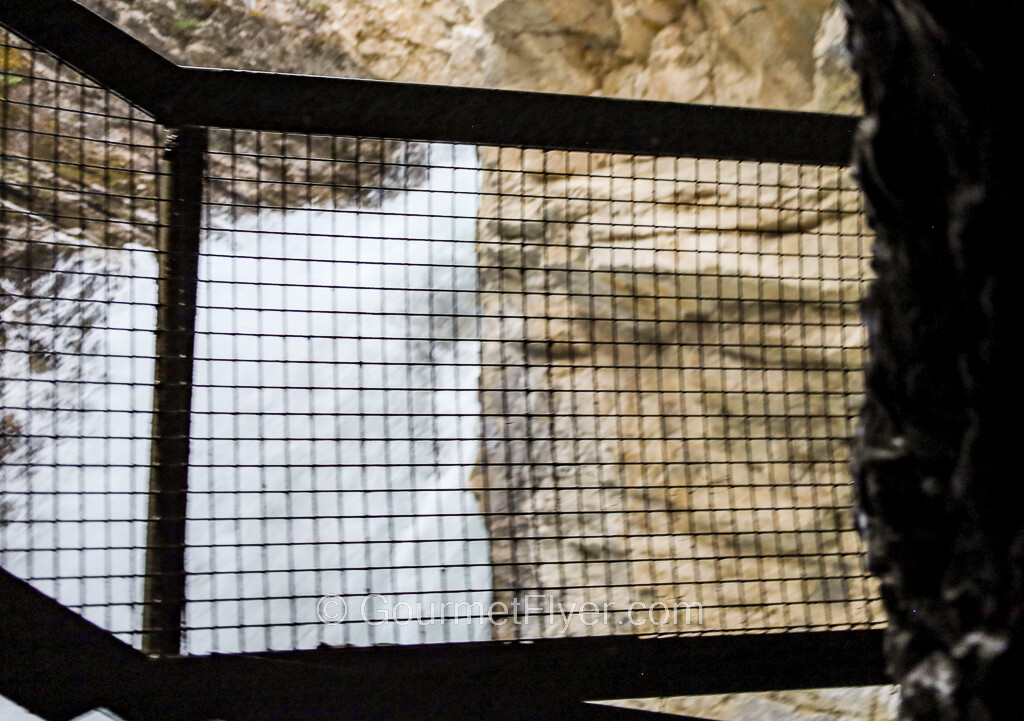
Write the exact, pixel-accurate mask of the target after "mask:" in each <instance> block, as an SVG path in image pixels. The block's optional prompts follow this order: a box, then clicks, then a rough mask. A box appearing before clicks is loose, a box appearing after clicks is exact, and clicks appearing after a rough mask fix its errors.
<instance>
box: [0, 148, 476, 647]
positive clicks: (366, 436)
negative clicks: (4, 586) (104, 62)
mask: <svg viewBox="0 0 1024 721" xmlns="http://www.w3.org/2000/svg"><path fill="white" fill-rule="evenodd" d="M429 153H430V158H431V165H432V166H433V167H432V168H431V170H430V172H429V173H428V174H427V177H426V179H425V181H424V183H423V184H422V185H421V186H419V187H416V188H412V189H409V190H407V191H403V192H401V193H397V194H395V195H393V196H389V197H386V198H384V199H382V200H381V201H380V202H379V203H377V204H376V205H374V206H373V207H372V208H369V209H367V208H355V207H353V208H345V209H329V210H327V209H318V208H306V209H298V210H288V211H277V210H261V211H258V212H252V213H249V214H247V215H244V216H238V217H236V216H233V215H231V214H229V213H228V212H227V211H219V210H213V211H211V214H210V223H209V224H210V226H211V227H210V229H209V230H208V232H207V234H206V236H205V237H204V240H203V255H202V256H201V258H200V269H199V272H200V287H199V299H198V306H199V311H198V315H197V319H196V324H197V325H196V327H197V341H196V366H195V374H194V390H193V400H192V443H191V470H190V483H189V490H190V494H189V501H188V503H189V512H188V515H189V518H188V523H187V529H186V534H187V545H188V549H187V553H186V570H187V573H188V577H187V590H186V597H187V599H188V600H187V604H186V612H185V629H186V633H185V646H186V651H187V652H188V653H207V652H210V651H217V652H233V651H261V650H265V649H291V648H311V647H315V646H317V645H318V644H320V643H325V642H326V643H330V644H356V645H366V644H373V643H415V642H430V641H445V640H448V641H459V640H474V639H484V638H487V636H488V629H487V628H486V627H485V626H484V625H482V624H481V623H479V622H477V623H473V624H470V623H468V622H467V621H466V620H465V619H462V620H461V622H459V623H456V622H453V620H451V619H448V620H442V619H435V621H434V622H433V623H422V624H420V623H410V624H396V623H379V621H378V620H377V619H379V618H380V617H381V614H379V613H377V612H378V611H379V610H380V607H381V606H382V605H383V606H385V607H388V608H394V606H395V605H396V604H399V603H403V604H407V607H412V608H420V607H423V608H429V607H432V606H434V605H440V604H442V603H451V602H455V603H462V602H465V603H469V604H484V605H486V604H487V603H488V602H489V600H490V587H491V578H490V569H489V567H488V559H489V553H488V544H487V540H486V532H485V527H484V524H483V521H482V518H481V516H480V515H479V510H478V505H477V501H476V497H475V496H474V495H473V493H472V492H471V491H469V490H468V475H469V472H470V469H471V468H472V465H473V463H474V462H475V460H476V455H477V440H476V439H477V437H478V436H479V431H478V423H479V402H478V394H477V382H478V377H479V373H480V369H479V352H480V351H479V331H478V329H477V318H476V317H475V316H476V313H477V307H476V270H475V263H476V254H475V249H474V245H473V238H474V234H475V223H476V205H477V195H476V194H477V191H478V188H479V171H478V170H477V159H476V155H475V150H474V149H473V148H468V147H452V146H443V145H432V146H430V149H429ZM87 250H88V252H82V253H78V254H76V255H75V257H74V258H73V259H71V260H68V261H67V264H69V267H71V266H74V267H76V268H85V270H86V272H87V273H93V274H99V273H103V274H104V277H105V281H104V282H102V283H99V284H97V287H95V288H93V289H91V290H90V291H89V297H88V298H84V297H83V298H79V299H77V301H76V302H77V303H78V305H79V306H81V307H86V306H88V307H101V308H102V309H103V312H102V313H101V316H102V320H101V321H100V322H94V323H91V324H90V327H89V328H88V329H87V330H83V331H82V333H83V334H85V336H86V342H85V343H84V346H83V347H85V348H87V353H86V355H84V356H76V355H74V354H73V353H72V351H70V350H68V351H65V352H67V353H68V354H69V355H68V356H67V358H66V361H65V362H63V363H58V364H56V366H55V367H54V368H50V369H47V370H44V371H40V370H38V369H33V368H32V367H31V364H30V363H27V362H22V360H21V358H22V357H23V356H24V355H25V354H4V355H5V356H7V355H11V358H9V359H8V358H3V359H0V362H2V363H3V371H4V377H5V379H6V380H5V385H4V386H3V393H4V396H5V398H4V401H5V405H7V404H9V405H10V406H12V407H18V408H24V409H28V410H25V411H23V412H20V415H18V416H17V420H18V422H19V423H20V424H21V427H22V428H23V433H24V434H25V435H26V436H31V437H29V438H28V439H27V442H26V443H25V444H23V445H24V446H25V447H23V448H19V449H18V450H17V456H18V458H19V459H20V462H21V466H22V467H23V469H24V472H23V473H21V474H18V475H16V476H11V475H10V474H7V477H6V480H5V483H6V484H7V485H6V491H7V492H8V494H9V495H10V497H11V498H12V499H14V500H15V502H16V508H15V519H16V521H18V522H15V523H11V524H10V525H8V526H7V527H5V528H3V529H2V530H0V539H2V546H0V560H2V563H3V564H4V567H5V568H7V569H8V570H10V571H12V572H13V573H15V574H18V575H20V576H22V577H25V578H27V579H29V580H31V581H32V582H33V583H34V584H35V585H36V586H37V587H38V588H40V589H41V590H43V591H44V592H46V593H48V594H50V595H52V596H54V597H55V598H57V599H58V600H60V601H61V602H62V603H65V604H67V605H69V606H73V607H76V608H78V609H79V610H81V612H82V613H83V615H84V616H85V617H86V618H89V619H90V620H92V621H93V622H95V623H97V624H99V625H101V626H104V627H105V628H108V629H110V630H112V631H114V632H117V633H118V634H119V635H121V636H122V637H123V638H125V639H126V640H131V641H133V642H137V641H138V638H137V635H136V634H133V633H132V632H133V631H135V630H137V629H139V627H140V623H141V606H140V603H141V601H142V590H143V589H142V585H143V584H142V569H143V565H144V561H143V552H142V550H141V548H142V546H143V545H144V541H145V516H146V505H147V502H146V488H147V485H148V467H147V466H148V458H149V440H148V435H149V424H150V416H149V412H150V410H151V403H152V398H151V393H152V391H151V386H150V383H151V379H152V377H153V361H152V352H153V345H154V337H153V327H154V324H155V317H156V316H155V311H154V304H155V301H156V276H157V268H156V259H155V257H154V255H153V253H152V252H150V251H149V250H147V249H144V248H140V247H136V246H127V247H125V248H123V249H87ZM112 269H113V270H114V271H115V272H113V273H111V270H112ZM69 272H70V271H69ZM36 303H37V305H38V301H36ZM22 305H24V304H22ZM9 310H10V315H11V317H14V316H17V315H18V313H19V312H20V313H21V315H23V316H26V317H28V316H29V315H30V314H29V312H28V310H27V309H26V308H25V307H22V308H21V310H20V311H19V307H18V303H17V302H16V303H15V304H14V305H13V306H12V307H11V308H10V309H9ZM32 322H33V321H32V319H31V318H28V320H27V322H25V323H24V324H22V325H21V326H20V327H21V328H22V329H23V332H22V335H23V336H24V338H20V339H19V338H17V337H15V338H13V340H12V339H11V338H9V339H8V347H9V348H13V347H15V345H16V344H17V343H20V342H24V343H25V344H26V347H28V344H29V343H30V342H35V341H32V336H33V334H35V336H38V337H44V340H45V341H46V342H48V343H51V344H53V345H55V346H60V345H62V344H63V345H64V346H68V347H69V348H70V344H69V343H70V342H69V341H66V340H65V339H61V338H59V337H58V336H59V334H60V333H61V332H65V330H64V329H56V330H45V331H44V330H42V326H39V327H35V328H33V325H32ZM47 333H49V334H50V336H52V337H46V335H47ZM79 345H82V344H81V343H80V344H79ZM76 347H77V346H76ZM58 355H60V351H59V350H58ZM26 491H30V493H28V494H26V493H25V492H26ZM57 491H59V492H57ZM19 499H20V500H19ZM325 595H330V596H332V597H335V598H336V599H337V601H338V602H341V603H344V604H345V605H346V606H347V608H348V616H347V618H346V620H347V621H349V622H347V623H341V624H337V625H329V624H325V623H323V622H322V620H321V618H320V617H318V600H319V599H320V598H321V597H322V596H325ZM114 599H117V601H118V604H117V605H114V604H112V603H111V601H112V600H114ZM336 608H337V607H336ZM367 610H374V615H373V616H372V617H371V622H369V623H367V622H363V621H362V620H360V618H359V617H360V614H361V613H365V612H366V611H367ZM424 614H425V615H428V616H429V612H428V611H426V610H425V611H424Z"/></svg>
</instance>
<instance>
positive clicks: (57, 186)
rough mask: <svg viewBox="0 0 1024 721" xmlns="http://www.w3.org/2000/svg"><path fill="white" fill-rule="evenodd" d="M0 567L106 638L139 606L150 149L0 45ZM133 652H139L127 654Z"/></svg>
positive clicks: (109, 98)
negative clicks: (106, 633) (80, 616)
mask: <svg viewBox="0 0 1024 721" xmlns="http://www.w3.org/2000/svg"><path fill="white" fill-rule="evenodd" d="M0 61H2V63H3V70H2V75H0V99H2V108H0V153H2V155H0V159H2V161H0V162H2V172H0V176H2V180H0V206H2V208H0V212H2V219H0V230H2V237H0V283H2V290H0V317H2V322H3V332H2V334H0V422H2V426H3V427H2V432H3V436H2V443H0V504H2V505H0V508H2V516H0V538H2V543H0V563H2V565H3V567H4V568H6V569H8V570H10V571H12V572H14V573H17V574H18V575H21V576H22V577H23V578H25V579H27V580H30V581H32V582H33V583H34V584H35V585H36V586H37V587H38V588H39V589H41V590H43V591H44V592H46V593H48V594H50V595H52V596H54V597H55V598H57V599H59V600H60V601H61V602H63V603H65V604H66V605H68V606H71V607H73V608H75V609H77V610H79V611H81V612H82V613H83V614H84V615H85V616H86V617H87V618H89V619H90V620H93V621H95V622H97V623H99V624H101V625H104V626H105V627H106V628H109V629H111V630H114V631H117V632H120V633H125V634H127V633H130V632H133V631H137V630H138V629H137V627H136V626H135V625H133V623H132V621H131V617H132V609H133V608H134V607H135V604H137V603H138V600H139V598H140V597H141V588H142V578H143V572H142V548H143V546H144V528H143V525H144V522H145V518H146V502H145V501H146V498H145V489H146V479H147V474H148V467H149V457H148V453H149V450H148V449H149V435H150V418H149V413H148V405H149V403H150V402H151V397H152V388H151V384H152V373H153V346H152V343H151V342H149V343H147V342H145V340H144V339H142V338H140V337H139V336H138V334H137V333H136V332H135V329H136V328H140V327H142V328H145V327H150V326H152V324H153V318H154V317H155V312H154V307H153V303H154V301H153V298H152V297H151V296H152V294H151V293H147V292H146V288H147V287H148V286H153V287H155V279H154V277H153V276H152V275H147V273H148V267H149V266H148V259H149V256H150V255H151V249H152V247H153V241H154V239H155V237H156V228H157V224H158V202H157V186H158V184H159V181H158V176H159V171H158V167H157V166H158V158H159V153H160V148H161V145H162V133H161V131H160V129H159V128H158V127H157V126H156V125H155V124H154V122H153V120H152V119H151V118H150V117H148V116H147V115H146V114H145V113H143V112H141V111H140V110H139V109H138V108H135V107H133V106H132V105H130V104H129V103H127V102H125V101H123V100H122V99H120V98H118V97H116V96H114V95H113V94H111V93H109V92H107V91H106V90H104V89H102V88H100V87H97V86H96V85H95V84H94V83H92V82H90V81H88V80H85V79H84V78H83V77H82V76H81V75H79V74H78V73H77V72H75V71H74V70H72V69H70V68H69V67H67V66H66V65H64V64H63V63H61V62H59V61H57V60H55V59H54V58H53V57H52V56H50V55H48V54H47V53H45V52H42V51H40V50H39V49H37V48H34V47H32V46H31V45H29V44H27V43H25V42H23V41H21V40H19V39H18V38H16V37H15V36H13V35H11V34H8V33H6V32H3V33H2V34H0ZM136 640H137V639H136Z"/></svg>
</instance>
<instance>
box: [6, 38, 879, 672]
mask: <svg viewBox="0 0 1024 721" xmlns="http://www.w3.org/2000/svg"><path fill="white" fill-rule="evenodd" d="M4 62H5V71H4V72H5V74H4V78H6V80H5V81H4V85H3V94H4V96H3V97H4V104H3V135H2V150H3V158H4V169H3V177H4V184H3V196H2V198H0V199H2V202H3V203H4V213H5V214H4V225H3V243H4V245H3V255H2V257H3V264H2V267H0V274H2V277H3V282H4V284H5V285H4V292H5V295H4V299H3V303H4V305H3V307H2V312H3V313H4V321H5V322H4V326H5V336H4V343H5V347H4V350H3V354H2V356H0V364H2V368H3V374H2V378H3V380H2V381H0V382H2V384H3V385H2V386H0V393H2V398H3V405H4V409H5V410H4V415H3V419H4V420H3V422H4V432H5V436H4V446H3V447H2V451H0V452H2V453H4V459H3V461H4V470H3V474H4V475H3V477H2V480H0V484H2V485H0V492H2V493H3V494H4V496H3V499H4V503H5V506H4V509H5V511H4V513H5V516H4V523H5V525H4V526H3V528H2V529H0V538H2V546H0V549H2V554H3V555H2V558H0V562H2V563H3V566H4V567H5V568H7V569H9V570H11V571H13V572H15V573H17V574H18V575H20V576H22V577H23V578H26V579H28V580H30V581H32V582H33V583H35V584H36V585H37V586H38V587H39V588H41V589H43V590H44V591H46V592H47V593H51V594H53V595H55V597H57V598H58V599H59V600H61V601H62V602H64V603H66V604H67V605H69V606H71V607H73V608H76V609H78V610H80V611H82V612H83V613H85V615H86V616H87V617H89V618H90V619H92V620H95V621H96V622H97V623H100V624H101V625H104V626H105V627H107V628H110V629H111V630H114V631H116V632H119V633H121V634H123V635H125V637H126V638H129V639H130V640H131V641H132V642H133V643H136V644H139V643H140V642H141V634H142V632H143V631H144V630H146V631H160V630H164V629H159V628H155V629H143V628H142V614H141V610H140V609H141V605H142V603H143V596H144V593H145V590H144V584H143V575H144V574H143V571H142V569H143V567H144V563H143V556H144V554H145V551H146V549H145V546H146V538H145V535H146V534H145V527H146V520H147V510H146V493H147V488H148V480H147V478H148V475H149V453H150V450H149V449H150V440H149V434H150V423H151V415H152V414H151V409H152V396H153V390H152V379H153V375H154V359H153V355H154V332H155V324H156V318H157V316H156V313H155V310H154V308H155V304H156V301H157V291H156V288H157V282H156V279H157V276H158V274H159V271H158V266H159V261H160V256H159V254H158V253H156V252H155V251H154V247H155V246H154V242H155V236H156V233H155V231H154V228H155V227H156V220H157V210H158V207H157V203H156V201H155V199H154V196H155V190H154V189H155V188H156V186H157V182H156V179H157V176H158V169H157V159H156V158H157V148H158V145H160V143H159V142H158V131H159V128H157V127H156V126H155V125H154V124H153V123H152V121H149V120H148V119H146V118H145V117H144V116H143V115H142V114H141V113H139V112H138V111H137V110H135V109H133V108H131V107H130V106H129V105H127V104H125V103H123V102H122V101H120V100H118V99H117V98H116V97H113V96H111V95H110V94H109V93H105V92H103V91H101V90H99V89H97V88H95V87H93V86H92V85H91V84H90V83H88V82H86V81H83V80H82V79H81V78H80V77H79V76H77V75H75V74H74V73H73V72H71V71H70V70H68V69H66V68H62V67H61V66H60V65H59V64H57V63H54V62H53V61H52V60H49V59H46V58H44V57H43V56H41V55H40V54H39V53H36V52H34V51H33V50H31V49H30V48H27V47H24V46H21V45H19V44H18V43H17V42H16V41H12V40H8V49H7V50H6V52H5V55H4ZM56 108H61V109H60V110H57V109H56ZM161 139H162V136H161ZM204 193H205V197H204V202H203V220H202V223H201V225H202V227H201V234H202V237H201V251H200V257H199V288H198V299H197V303H196V306H197V307H196V337H195V365H194V372H193V376H192V384H191V387H192V402H191V440H190V459H189V492H188V511H187V519H185V530H186V549H185V572H186V586H185V589H186V590H185V599H184V600H185V601H186V602H185V605H184V609H185V613H184V618H183V630H184V647H183V648H184V650H186V651H187V652H189V653H193V654H203V653H207V652H211V651H220V652H232V651H258V650H263V649H294V648H311V647H315V646H317V645H318V644H320V643H328V644H355V645H366V644H377V643H421V642H432V641H470V640H484V639H491V638H496V639H524V638H534V637H539V636H565V635H606V634H617V633H638V634H721V633H737V632H744V633H752V632H767V631H786V630H797V629H803V630H808V629H844V628H855V627H866V626H870V625H877V624H879V623H880V622H881V609H880V604H879V602H878V598H877V590H876V588H875V586H874V585H873V584H872V582H871V581H870V580H869V579H868V577H867V576H866V574H865V573H864V571H863V569H862V566H861V561H860V553H861V547H860V545H859V542H858V540H857V538H856V534H855V531H854V529H853V527H852V522H851V519H850V514H849V512H848V510H847V509H848V508H849V505H850V500H851V499H850V495H849V494H850V490H849V484H848V481H847V480H846V469H845V463H846V455H845V454H846V441H847V438H848V436H849V434H850V431H851V421H852V418H853V415H854V412H855V407H856V405H857V403H858V400H859V394H860V385H859V384H860V375H861V372H862V364H863V351H862V345H863V333H862V330H861V327H860V322H859V317H858V307H857V304H858V300H859V297H860V295H861V291H862V284H863V282H864V280H865V279H866V277H867V274H868V265H867V257H868V248H867V241H866V238H865V233H866V231H865V229H864V227H863V224H862V219H861V208H860V205H859V198H858V194H857V192H856V190H855V189H854V187H853V184H852V183H851V182H850V180H849V179H848V178H847V177H846V174H845V171H843V170H842V169H838V168H832V167H820V166H794V165H781V164H776V163H763V162H753V161H751V162H734V161H722V160H715V159H693V158H665V157H659V158H651V157H638V156H627V155H615V156H611V155H599V154H591V153H581V152H580V153H567V152H561V151H557V152H556V151H541V150H531V149H521V148H508V147H504V148H493V147H473V146H464V145H448V144H443V143H430V144H425V143H413V142H408V141H403V140H384V139H374V138H348V137H328V136H310V135H301V134H274V133H255V132H248V131H233V130H212V131H210V137H209V153H208V155H207V173H206V178H205V190H204ZM187 280H188V279H185V278H182V279H177V281H176V280H175V279H170V280H169V282H170V283H172V284H173V283H175V282H178V281H181V282H187ZM9 289H10V290H9ZM153 550H155V549H153Z"/></svg>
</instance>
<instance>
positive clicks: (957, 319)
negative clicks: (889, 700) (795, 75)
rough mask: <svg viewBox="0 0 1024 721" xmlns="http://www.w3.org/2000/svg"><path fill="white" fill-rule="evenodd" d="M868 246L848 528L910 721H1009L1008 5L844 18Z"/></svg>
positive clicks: (1016, 656) (1013, 399)
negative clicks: (872, 580)
mask: <svg viewBox="0 0 1024 721" xmlns="http://www.w3.org/2000/svg"><path fill="white" fill-rule="evenodd" d="M848 6H849V20H850V23H851V27H850V37H849V44H850V48H851V50H852V52H853V55H854V66H855V69H856V71H857V72H858V74H859V75H860V78H861V85H862V92H863V98H864V104H865V109H866V113H867V115H866V117H865V119H864V121H863V123H862V126H861V136H860V138H859V141H858V149H857V165H858V167H859V172H860V180H861V183H862V185H863V188H864V191H865V193H866V195H867V198H868V201H869V206H870V208H869V212H870V217H871V218H872V221H873V223H874V226H875V228H876V230H877V241H876V245H875V260H874V268H875V271H876V273H877V280H876V281H875V282H874V284H873V285H872V288H871V291H870V293H869V296H868V298H867V299H866V302H865V316H866V320H867V325H868V329H869V334H870V342H869V344H870V352H871V357H872V360H871V363H870V366H869V369H868V372H867V379H866V388H867V400H866V402H865V405H864V408H863V410H862V413H861V420H860V427H859V431H858V434H857V438H856V440H855V445H854V449H853V454H852V455H853V473H854V476H855V479H856V484H857V489H858V494H859V498H858V509H857V515H858V524H859V526H860V528H861V531H862V533H863V535H864V536H865V538H866V540H867V542H868V547H869V561H870V566H871V569H872V570H873V572H874V573H876V574H877V575H878V576H880V578H881V580H882V584H883V597H884V600H885V604H886V608H887V610H888V614H889V619H890V630H889V635H888V648H887V653H888V658H889V671H890V673H891V674H892V676H893V677H894V678H895V679H897V680H898V681H900V682H901V683H902V696H903V698H902V711H901V713H902V717H903V718H905V719H929V720H934V719H943V720H947V719H948V720H951V719H985V720H988V719H993V720H994V719H1011V718H1014V719H1016V718H1019V717H1020V714H1021V712H1020V707H1021V696H1022V690H1024V687H1022V685H1021V684H1020V683H1019V677H1020V669H1021V668H1022V667H1024V665H1022V659H1021V640H1020V639H1021V623H1022V619H1024V616H1022V609H1024V505H1022V500H1024V498H1022V496H1024V485H1022V484H1021V483H1020V482H1019V481H1017V480H1014V479H1015V477H1016V473H1017V472H1018V469H1017V466H1018V465H1019V463H1018V461H1017V459H1016V452H1017V449H1018V445H1017V444H1018V443H1019V442H1020V441H1019V438H1020V428H1019V426H1020V423H1019V421H1018V420H1015V419H1016V417H1017V416H1016V412H1017V411H1018V409H1019V408H1020V405H1021V400H1022V396H1024V383H1022V378H1021V374H1020V371H1019V363H1020V358H1021V350H1022V347H1021V346H1022V337H1024V336H1022V330H1024V328H1022V316H1021V313H1020V300H1019V298H1020V296H1019V294H1018V293H1017V290H1018V288H1017V281H1016V276H1017V274H1018V268H1019V266H1020V262H1021V257H1022V250H1021V244H1020V241H1019V239H1018V238H1017V237H1016V233H1015V228H1016V222H1017V220H1018V217H1017V213H1018V212H1019V209H1020V206H1021V203H1022V201H1024V183H1022V179H1021V174H1020V167H1021V157H1022V141H1021V137H1022V136H1021V132H1020V129H1019V127H1018V125H1019V123H1018V117H1017V111H1016V108H1017V107H1019V100H1020V96H1021V95H1022V86H1021V84H1020V81H1019V73H1020V68H1021V62H1022V52H1024V51H1022V46H1021V43H1020V31H1021V27H1022V24H1024V7H1022V6H1020V5H1019V4H1016V3H985V4H982V5H968V4H961V3H949V2H923V1H921V0H902V1H901V2H894V1H893V0H849V2H848Z"/></svg>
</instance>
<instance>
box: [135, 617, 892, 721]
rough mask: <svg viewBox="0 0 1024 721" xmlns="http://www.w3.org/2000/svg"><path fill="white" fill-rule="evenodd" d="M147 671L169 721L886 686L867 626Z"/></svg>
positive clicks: (472, 709) (439, 649) (344, 652)
mask: <svg viewBox="0 0 1024 721" xmlns="http://www.w3.org/2000/svg"><path fill="white" fill-rule="evenodd" d="M153 664H154V665H155V668H156V671H157V674H158V677H159V678H161V679H162V681H163V683H162V684H160V685H159V686H158V688H166V691H165V693H166V694H167V697H166V698H161V699H158V700H155V703H154V707H158V708H160V709H161V711H162V712H163V714H164V715H163V716H162V717H161V718H166V719H169V720H170V721H190V720H191V719H193V718H199V717H202V714H204V713H205V714H206V715H207V717H210V718H217V717H220V716H224V717H229V716H230V715H231V713H232V712H233V713H234V714H235V715H237V710H238V707H237V705H238V700H239V699H246V702H247V706H246V718H247V719H250V720H251V721H259V720H261V719H268V720H269V719H275V720H276V721H285V720H286V719H295V720H296V721H298V719H309V718H317V719H319V718H339V719H341V718H344V719H378V718H389V719H406V718H408V719H410V721H411V720H412V719H418V718H433V717H441V715H442V714H443V715H444V717H445V718H453V719H461V718H467V719H469V718H490V719H508V720H509V721H516V720H518V719H543V718H550V717H552V716H551V715H552V713H553V712H557V711H558V710H559V709H566V708H571V707H572V706H573V704H578V703H580V702H582V701H584V700H595V699H613V698H644V697H655V696H683V695H691V694H709V693H736V692H751V691H771V690H779V689H798V688H825V687H837V686H862V685H872V684H882V683H887V682H888V681H887V678H886V676H885V674H884V672H883V661H882V634H881V632H878V631H840V632H827V633H785V634H760V635H742V636H741V635H735V636H715V637H688V638H678V637H676V638H672V637H669V638H639V637H635V636H609V637H593V638H563V639H540V640H536V641H532V642H518V643H498V642H486V643H466V644H433V645H419V646H387V647H371V648H351V647H348V648H321V649H317V650H312V651H290V652H276V653H265V654H255V655H241V654H235V655H224V656H205V657H182V658H167V659H158V660H155V661H153ZM609 713H613V712H609ZM607 715H608V714H607V713H606V714H605V716H607ZM595 716H600V714H599V713H598V712H597V711H595ZM584 717H585V715H584V714H581V715H579V716H577V718H584Z"/></svg>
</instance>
